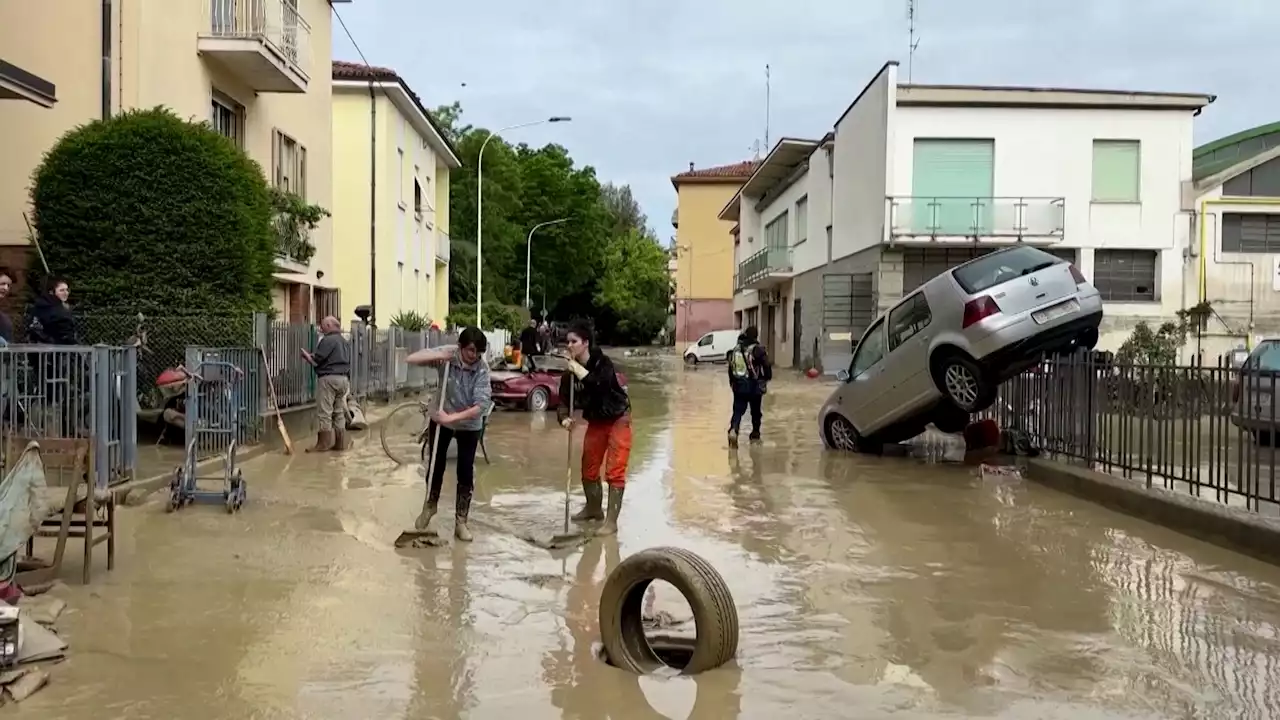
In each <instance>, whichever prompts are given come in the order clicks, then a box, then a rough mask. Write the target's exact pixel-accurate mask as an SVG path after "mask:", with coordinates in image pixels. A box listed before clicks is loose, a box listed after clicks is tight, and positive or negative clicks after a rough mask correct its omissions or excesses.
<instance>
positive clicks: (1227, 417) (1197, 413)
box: [990, 354, 1280, 515]
mask: <svg viewBox="0 0 1280 720" xmlns="http://www.w3.org/2000/svg"><path fill="white" fill-rule="evenodd" d="M1278 386H1280V373H1277V372H1272V371H1267V370H1256V369H1238V368H1233V367H1231V366H1230V365H1229V364H1228V363H1227V362H1225V359H1224V361H1223V362H1221V363H1220V364H1218V365H1215V366H1203V365H1161V366H1155V365H1132V364H1120V363H1111V362H1104V361H1101V360H1099V359H1097V358H1096V356H1091V355H1087V354H1080V355H1077V356H1073V357H1069V358H1061V359H1056V360H1053V361H1049V362H1046V363H1044V364H1042V365H1040V366H1038V367H1036V368H1033V369H1032V370H1030V371H1028V372H1026V373H1023V374H1022V375H1020V376H1018V377H1016V378H1014V379H1012V380H1010V381H1009V382H1007V383H1006V384H1004V385H1002V386H1001V388H1000V393H999V398H998V399H997V402H996V405H995V407H994V408H993V409H992V411H991V412H990V414H991V415H992V416H994V417H995V418H996V419H997V420H998V421H999V422H1000V424H1001V426H1002V427H1004V428H1008V429H1021V430H1023V431H1025V432H1027V433H1028V434H1029V435H1031V437H1032V438H1033V439H1035V440H1036V441H1037V442H1039V444H1040V445H1041V447H1042V448H1043V449H1044V450H1046V451H1047V452H1049V453H1053V454H1057V455H1060V456H1065V457H1068V458H1074V459H1077V460H1080V461H1083V462H1085V463H1087V464H1088V465H1089V466H1090V467H1092V468H1093V469H1095V470H1098V471H1101V472H1106V473H1112V474H1116V475H1120V476H1123V477H1127V478H1133V479H1137V480H1140V481H1142V482H1144V483H1145V484H1146V486H1147V487H1153V486H1161V487H1164V488H1167V489H1170V490H1177V491H1180V492H1187V493H1189V494H1191V495H1194V496H1197V497H1203V498H1205V499H1212V500H1215V501H1217V502H1221V503H1224V504H1228V505H1233V506H1242V507H1246V508H1248V509H1250V510H1253V511H1256V512H1262V513H1266V514H1269V515H1280V491H1278V490H1277V479H1278V478H1277V476H1278V475H1280V473H1278V472H1277V469H1280V449H1278V448H1277V447H1276V440H1277V435H1280V409H1278V408H1277V406H1276V403H1274V402H1273V401H1272V400H1273V399H1274V398H1276V397H1277V395H1276V391H1277V389H1278Z"/></svg>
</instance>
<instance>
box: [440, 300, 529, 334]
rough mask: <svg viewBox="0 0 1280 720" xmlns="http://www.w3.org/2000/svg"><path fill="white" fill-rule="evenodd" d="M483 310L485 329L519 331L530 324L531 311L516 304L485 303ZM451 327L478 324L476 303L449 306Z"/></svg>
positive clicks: (483, 326) (482, 323) (482, 321)
mask: <svg viewBox="0 0 1280 720" xmlns="http://www.w3.org/2000/svg"><path fill="white" fill-rule="evenodd" d="M480 312H481V318H480V320H481V323H480V324H481V326H482V328H481V329H483V330H508V331H510V332H512V333H518V332H520V330H521V329H522V328H523V327H524V326H525V325H528V324H529V312H528V311H527V310H524V311H522V308H519V307H516V306H514V305H500V304H498V303H485V304H484V309H483V310H481V311H480ZM447 322H448V325H449V327H468V326H470V325H475V324H476V304H475V303H459V304H458V305H451V306H450V307H449V318H448V320H447Z"/></svg>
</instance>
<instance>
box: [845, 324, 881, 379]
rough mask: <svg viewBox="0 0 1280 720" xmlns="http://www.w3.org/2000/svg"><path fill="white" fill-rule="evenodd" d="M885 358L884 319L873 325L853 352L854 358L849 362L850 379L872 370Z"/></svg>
mask: <svg viewBox="0 0 1280 720" xmlns="http://www.w3.org/2000/svg"><path fill="white" fill-rule="evenodd" d="M883 359H884V320H879V321H877V322H876V324H875V325H872V326H871V330H869V331H868V332H867V334H866V336H864V337H863V338H862V342H861V343H859V344H858V349H857V350H855V351H854V352H853V360H852V361H850V363H849V379H850V380H852V379H854V378H856V377H858V376H859V375H861V374H862V373H864V372H866V371H868V370H870V369H871V368H872V367H874V366H875V364H876V363H878V362H880V361H881V360H883Z"/></svg>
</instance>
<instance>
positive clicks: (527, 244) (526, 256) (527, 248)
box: [524, 218, 569, 308]
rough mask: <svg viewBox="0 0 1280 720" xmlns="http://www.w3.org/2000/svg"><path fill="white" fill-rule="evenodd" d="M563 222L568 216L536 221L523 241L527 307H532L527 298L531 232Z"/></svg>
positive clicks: (525, 301) (531, 268) (531, 255)
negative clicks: (540, 221) (526, 238)
mask: <svg viewBox="0 0 1280 720" xmlns="http://www.w3.org/2000/svg"><path fill="white" fill-rule="evenodd" d="M563 222H569V218H560V219H559V220H548V221H546V222H542V223H538V224H537V225H534V226H533V227H532V228H530V230H529V238H528V240H526V241H525V249H524V306H525V307H527V308H532V307H533V305H532V304H531V303H532V301H531V300H530V299H529V278H530V277H531V276H532V274H533V273H532V270H533V234H534V233H535V232H537V231H538V228H544V227H548V226H550V225H559V224H560V223H563Z"/></svg>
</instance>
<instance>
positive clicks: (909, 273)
mask: <svg viewBox="0 0 1280 720" xmlns="http://www.w3.org/2000/svg"><path fill="white" fill-rule="evenodd" d="M998 249H999V248H986V247H983V248H978V247H959V248H904V249H903V251H902V294H903V295H906V294H907V293H909V292H911V291H912V290H915V289H916V288H918V287H920V286H921V285H923V284H925V283H927V282H929V281H930V280H932V279H933V278H935V277H937V276H939V275H941V274H942V273H944V272H946V271H948V270H950V269H951V268H953V267H955V266H957V265H960V264H961V263H966V262H969V261H970V260H972V259H974V258H976V257H981V256H983V255H986V254H987V253H990V252H995V251H996V250H998ZM1043 250H1044V251H1045V252H1047V253H1049V254H1050V255H1054V256H1056V257H1060V258H1062V259H1063V260H1066V261H1067V262H1072V263H1074V262H1076V250H1075V248H1043Z"/></svg>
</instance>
